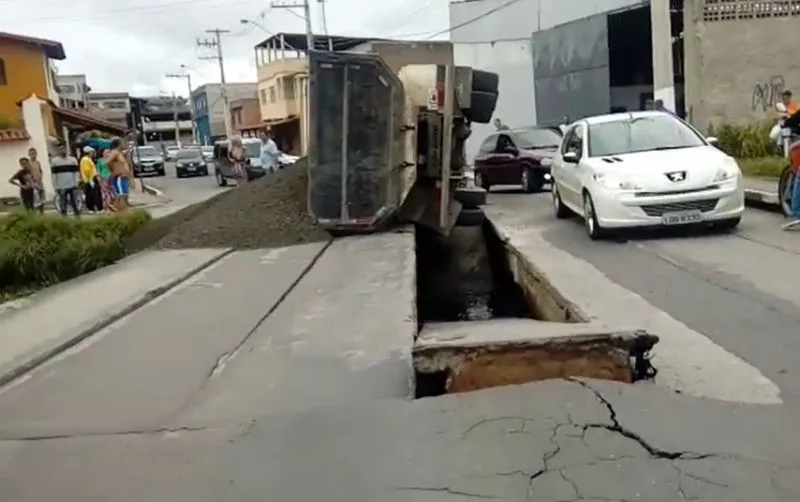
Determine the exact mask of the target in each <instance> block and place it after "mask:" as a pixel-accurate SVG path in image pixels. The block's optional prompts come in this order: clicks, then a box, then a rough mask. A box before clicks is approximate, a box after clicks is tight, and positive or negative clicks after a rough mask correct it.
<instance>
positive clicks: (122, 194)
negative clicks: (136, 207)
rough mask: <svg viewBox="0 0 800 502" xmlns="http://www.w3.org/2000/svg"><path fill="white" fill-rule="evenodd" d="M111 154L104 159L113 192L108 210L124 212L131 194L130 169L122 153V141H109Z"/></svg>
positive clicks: (117, 139)
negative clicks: (109, 173) (109, 174)
mask: <svg viewBox="0 0 800 502" xmlns="http://www.w3.org/2000/svg"><path fill="white" fill-rule="evenodd" d="M110 149H111V153H110V154H109V156H108V159H106V165H107V166H108V169H109V170H110V171H111V176H112V177H111V188H112V190H113V191H114V201H113V203H112V204H111V206H110V208H111V209H112V210H113V211H125V210H127V209H128V207H130V205H129V202H128V196H130V193H131V185H132V183H131V168H130V166H129V165H128V159H127V156H126V155H125V153H124V152H123V151H122V140H120V139H119V138H115V139H113V140H112V141H111V148H110Z"/></svg>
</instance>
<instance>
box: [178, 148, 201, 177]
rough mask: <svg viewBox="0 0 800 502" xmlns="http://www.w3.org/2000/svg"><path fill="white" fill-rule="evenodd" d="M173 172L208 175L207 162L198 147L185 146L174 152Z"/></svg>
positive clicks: (179, 174)
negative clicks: (185, 147)
mask: <svg viewBox="0 0 800 502" xmlns="http://www.w3.org/2000/svg"><path fill="white" fill-rule="evenodd" d="M175 174H176V175H177V176H178V178H183V177H185V176H208V164H206V160H205V159H204V158H203V152H201V151H200V148H198V147H194V148H187V149H185V150H179V151H178V152H176V153H175Z"/></svg>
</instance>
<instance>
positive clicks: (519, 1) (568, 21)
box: [450, 0, 800, 156]
mask: <svg viewBox="0 0 800 502" xmlns="http://www.w3.org/2000/svg"><path fill="white" fill-rule="evenodd" d="M684 6H685V8H684ZM798 16H800V0H691V1H688V0H460V1H454V2H452V3H451V4H450V27H451V33H450V39H451V41H453V42H454V44H455V54H456V62H457V64H462V65H470V66H473V67H476V68H481V69H485V70H490V71H495V72H497V73H498V74H499V76H500V97H499V100H498V105H497V110H496V112H495V117H496V118H500V119H501V120H502V121H503V122H504V123H506V124H507V125H509V126H511V127H514V126H524V125H532V124H537V123H539V124H552V123H557V122H559V121H561V120H562V119H563V117H565V116H567V117H569V118H570V119H575V118H579V117H581V116H586V115H590V114H595V113H608V112H610V111H612V110H618V111H621V110H633V109H640V108H642V107H644V106H645V105H646V104H647V103H648V101H651V100H653V99H662V100H663V101H664V103H665V104H666V105H667V106H668V107H670V108H672V109H673V110H676V111H678V112H679V113H680V114H682V115H685V116H686V117H687V118H688V119H689V120H691V121H692V122H693V123H694V124H695V125H697V126H698V127H700V128H702V129H705V128H706V127H707V126H708V125H709V124H711V123H721V122H748V121H753V120H759V119H763V118H765V117H766V116H767V114H768V113H769V112H770V109H771V105H774V103H775V102H776V101H777V100H778V99H779V97H780V91H782V90H783V89H785V88H789V89H798V88H800V66H798V65H796V64H787V61H795V60H796V59H797V54H796V52H797V47H798V46H800V30H797V29H794V28H793V27H796V26H797V25H798V21H799V19H798ZM778 40H780V42H778ZM766 55H769V56H768V57H767V56H766ZM684 83H685V84H684ZM795 92H796V93H797V91H795ZM489 127H491V126H480V125H476V126H474V130H475V131H474V133H473V138H481V137H483V136H484V135H485V133H486V132H488V131H487V129H488V128H489ZM478 141H479V140H473V141H471V142H470V144H469V145H468V153H470V154H474V152H475V150H476V148H477V145H476V144H477V142H478ZM470 156H471V155H470Z"/></svg>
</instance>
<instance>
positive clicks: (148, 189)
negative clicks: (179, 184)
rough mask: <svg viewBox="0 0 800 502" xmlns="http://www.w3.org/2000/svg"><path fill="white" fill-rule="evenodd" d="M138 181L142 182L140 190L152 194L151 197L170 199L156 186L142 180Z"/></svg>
mask: <svg viewBox="0 0 800 502" xmlns="http://www.w3.org/2000/svg"><path fill="white" fill-rule="evenodd" d="M140 183H141V184H142V190H144V192H145V193H147V194H149V195H152V196H153V197H156V198H159V199H161V200H164V201H169V200H170V199H169V197H167V196H166V195H165V194H164V192H162V191H161V190H159V189H158V188H156V187H154V186H151V185H148V184H147V183H145V182H144V181H140Z"/></svg>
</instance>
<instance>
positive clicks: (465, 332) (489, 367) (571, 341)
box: [413, 319, 658, 392]
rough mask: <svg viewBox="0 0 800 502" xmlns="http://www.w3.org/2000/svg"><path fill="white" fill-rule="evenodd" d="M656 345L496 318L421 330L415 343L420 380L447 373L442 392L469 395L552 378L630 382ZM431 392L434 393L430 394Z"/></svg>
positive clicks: (598, 328) (612, 332) (592, 327)
mask: <svg viewBox="0 0 800 502" xmlns="http://www.w3.org/2000/svg"><path fill="white" fill-rule="evenodd" d="M657 341H658V339H657V337H654V336H652V335H648V334H647V333H645V332H641V331H631V330H624V329H614V328H610V327H608V326H605V325H600V324H594V323H586V324H576V323H552V322H543V321H536V320H533V319H494V320H487V321H469V322H453V323H429V324H426V325H425V326H423V328H422V330H421V332H420V335H419V337H418V338H417V342H416V343H415V344H414V349H413V357H414V370H415V371H416V372H417V378H418V379H421V378H425V376H426V375H428V376H429V375H437V378H439V379H441V378H443V376H442V375H441V373H445V374H446V375H447V376H446V381H444V380H440V381H442V382H443V385H444V388H443V389H442V392H466V391H473V390H478V389H482V388H487V387H496V386H499V385H514V384H521V383H527V382H533V381H539V380H545V379H549V378H564V377H585V378H602V379H608V380H615V381H620V382H628V383H630V382H632V381H634V379H636V378H638V377H639V375H638V374H637V370H638V368H639V366H637V364H641V363H640V361H639V359H640V358H644V357H645V356H646V353H647V352H648V351H649V350H650V349H651V348H652V346H653V345H654V344H655V343H656V342H657ZM427 392H432V391H427Z"/></svg>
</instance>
